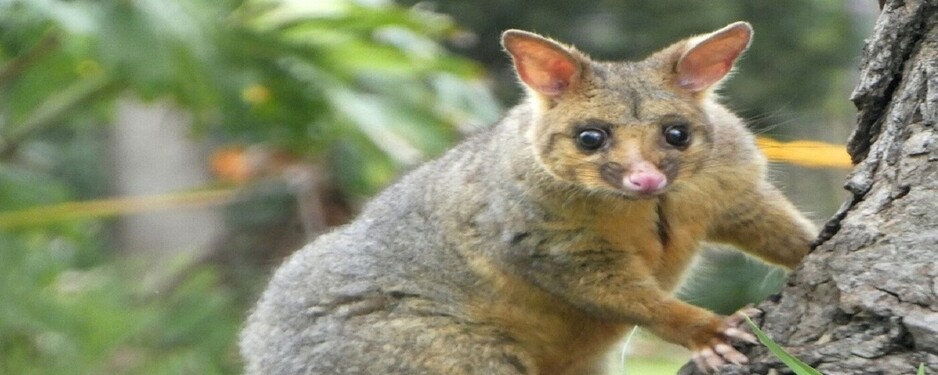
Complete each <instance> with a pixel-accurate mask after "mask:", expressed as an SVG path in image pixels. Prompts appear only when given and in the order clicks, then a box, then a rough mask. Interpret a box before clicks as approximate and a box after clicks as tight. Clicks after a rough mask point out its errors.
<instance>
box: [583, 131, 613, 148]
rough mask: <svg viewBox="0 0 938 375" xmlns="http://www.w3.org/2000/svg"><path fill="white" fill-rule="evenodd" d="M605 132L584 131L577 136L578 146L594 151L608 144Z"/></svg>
mask: <svg viewBox="0 0 938 375" xmlns="http://www.w3.org/2000/svg"><path fill="white" fill-rule="evenodd" d="M607 137H608V136H607V135H606V132H605V131H602V130H600V129H583V130H580V132H579V133H577V135H576V144H577V145H579V146H580V147H581V148H583V149H584V150H588V151H594V150H597V149H599V148H600V147H603V145H604V144H606V138H607Z"/></svg>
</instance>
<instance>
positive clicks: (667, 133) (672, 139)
mask: <svg viewBox="0 0 938 375" xmlns="http://www.w3.org/2000/svg"><path fill="white" fill-rule="evenodd" d="M664 141H665V142H667V143H668V144H669V145H671V146H674V147H677V148H679V149H683V148H685V147H687V145H689V144H690V129H688V128H687V124H681V123H678V124H672V125H668V126H666V127H665V128H664Z"/></svg>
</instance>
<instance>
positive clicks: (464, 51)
mask: <svg viewBox="0 0 938 375" xmlns="http://www.w3.org/2000/svg"><path fill="white" fill-rule="evenodd" d="M877 11H878V8H877V5H876V3H875V2H873V1H859V0H847V1H835V0H772V1H769V0H765V1H750V0H727V1H721V2H683V1H656V2H647V1H638V0H624V1H595V2H571V1H562V0H544V1H539V2H536V3H525V2H517V1H507V0H477V1H471V2H470V1H456V0H436V1H426V2H416V1H413V0H400V1H399V2H396V3H395V2H392V1H390V0H308V1H303V0H120V1H118V0H71V1H65V0H0V374H236V373H240V364H239V359H238V355H237V349H236V335H237V331H238V329H239V327H240V324H241V322H242V321H243V319H244V317H245V316H246V314H247V311H248V309H249V308H250V305H251V304H252V303H253V302H254V300H255V298H256V297H257V295H258V293H259V292H260V290H261V288H263V286H264V284H265V282H266V278H267V277H268V275H269V274H270V272H271V271H272V269H273V268H274V267H275V266H276V265H277V264H279V263H280V262H281V261H282V260H283V259H284V257H286V256H287V255H289V254H290V253H291V252H292V251H293V250H295V249H297V248H299V247H300V246H301V245H302V244H304V243H306V242H308V241H309V240H310V239H311V238H313V237H315V236H316V235H317V234H318V233H321V232H323V231H325V230H328V228H329V227H332V226H335V225H340V224H342V223H345V222H347V221H348V220H350V218H352V217H354V215H355V213H356V211H357V209H358V208H359V207H360V206H361V205H362V203H363V202H365V201H366V200H367V199H368V197H369V196H371V195H373V194H374V193H376V192H377V191H379V190H380V189H381V188H382V187H383V186H385V185H387V184H388V183H390V182H392V181H393V180H394V179H395V177H396V176H398V175H399V174H400V173H402V172H403V171H405V170H407V169H408V168H411V167H413V166H414V165H415V164H418V163H420V162H421V161H424V160H427V159H429V158H432V157H434V156H436V155H438V154H440V153H441V152H443V151H444V150H446V149H447V148H448V147H449V146H451V145H452V144H453V143H455V142H457V141H458V140H460V139H461V138H463V137H464V136H465V135H466V134H468V133H471V132H473V131H476V130H478V129H481V128H484V127H486V126H488V125H490V124H491V123H493V122H494V121H496V120H497V119H498V118H499V117H500V116H501V114H502V113H504V111H505V110H506V108H508V107H510V106H511V105H513V104H514V103H516V102H517V101H518V99H519V94H520V93H521V92H522V91H521V90H520V89H519V87H518V85H517V84H516V81H515V79H514V77H513V75H512V73H511V71H510V69H509V68H510V64H509V59H508V58H507V57H506V56H505V55H504V54H503V53H502V52H501V50H500V46H499V44H498V35H499V34H500V32H501V31H502V30H504V29H507V28H520V29H526V30H531V31H535V32H539V33H543V34H546V35H549V36H552V37H554V38H556V39H558V40H562V41H565V42H569V43H573V44H575V45H576V46H578V47H579V48H580V49H581V50H583V51H587V52H589V53H590V54H591V55H592V56H593V57H594V58H597V59H602V60H614V59H640V58H641V57H643V56H644V55H647V54H649V53H651V52H653V51H655V50H656V49H659V48H662V47H664V46H666V45H668V44H670V43H672V42H674V41H677V40H679V39H681V38H684V37H686V36H689V35H693V34H698V33H703V32H708V31H712V30H715V29H717V28H720V27H722V26H724V25H726V24H728V23H730V22H733V21H737V20H747V21H749V22H751V23H752V25H753V26H754V28H755V30H756V34H755V40H754V44H753V46H752V48H751V49H750V50H749V52H748V53H747V54H746V55H745V56H744V58H743V59H742V62H741V64H739V69H738V73H737V74H736V76H735V77H734V78H733V79H732V80H731V81H729V82H728V83H727V84H726V85H725V86H724V89H723V90H722V93H723V96H724V101H725V102H726V103H728V104H729V106H730V107H731V108H733V109H735V110H736V111H738V113H739V114H741V115H742V116H743V117H745V118H747V119H748V120H749V121H750V122H751V124H752V127H753V129H754V130H755V131H756V132H757V133H759V134H760V135H761V136H762V137H765V138H764V139H763V140H762V141H761V143H760V144H762V145H763V147H764V148H765V150H766V152H767V154H769V155H770V156H771V157H772V158H773V160H778V161H781V162H778V163H773V164H772V170H773V176H774V180H775V181H776V182H777V183H778V184H779V185H780V186H781V187H783V189H784V190H785V191H786V193H787V194H788V196H790V197H792V199H793V200H794V201H795V202H796V203H797V205H798V206H799V207H801V208H802V209H803V210H806V211H808V212H809V213H810V214H811V216H812V218H814V219H815V220H816V221H817V222H818V223H823V222H824V221H825V220H826V218H827V217H828V216H829V215H830V214H831V213H833V211H834V210H835V209H836V208H837V206H839V204H840V202H841V201H842V199H843V198H844V194H843V192H842V189H841V188H840V184H841V181H842V179H843V176H844V174H845V173H846V168H847V166H846V162H845V159H846V153H845V152H843V150H842V147H839V146H836V145H839V144H842V143H843V142H844V141H845V139H846V137H847V136H848V134H849V132H850V130H851V127H852V121H853V118H854V112H853V107H852V105H851V104H850V102H849V100H848V97H849V94H850V91H851V90H852V88H853V84H854V78H855V77H854V75H855V71H856V66H857V62H858V56H859V54H860V52H861V47H862V38H863V37H864V36H865V35H867V34H868V33H869V31H870V30H871V29H872V22H873V19H874V17H875V15H876V12H877ZM792 141H796V142H795V143H786V142H792ZM806 141H812V142H813V141H820V142H827V143H832V144H834V145H835V146H832V147H827V146H825V145H824V144H821V143H811V142H806ZM783 277H784V274H783V273H782V272H780V271H778V270H772V269H770V268H767V267H765V266H760V265H758V264H756V263H754V262H753V261H751V260H750V259H748V258H745V257H743V256H739V255H736V254H733V253H729V252H726V251H724V250H720V249H708V251H707V253H706V256H705V259H704V260H703V262H702V265H701V267H700V270H699V272H697V273H696V274H695V275H694V276H693V277H692V278H691V279H690V281H689V282H688V284H687V286H686V287H685V288H684V289H683V290H682V291H681V296H682V297H683V298H685V299H687V300H689V301H692V302H694V303H697V304H700V305H703V306H707V307H710V308H712V309H715V310H718V311H721V312H729V311H732V310H733V309H735V308H736V307H738V306H740V305H742V304H744V303H746V302H750V301H756V300H759V299H761V298H763V297H765V296H767V295H769V294H771V293H774V292H775V291H776V290H777V289H778V288H779V285H780V283H781V282H782V278H783ZM627 351H628V358H629V359H628V363H627V366H626V367H627V369H628V371H629V373H635V374H654V373H674V370H675V369H676V368H677V366H679V365H680V364H681V363H683V362H684V361H686V359H687V357H686V353H685V352H682V351H681V350H680V349H679V348H674V347H672V346H668V345H665V344H662V343H660V342H657V341H656V340H654V339H653V338H650V337H648V336H647V335H642V334H639V338H638V339H636V340H633V342H632V343H631V344H629V345H628V348H627ZM613 362H616V364H617V365H620V366H621V361H619V360H618V359H614V360H613ZM619 373H625V372H624V370H621V369H620V370H619Z"/></svg>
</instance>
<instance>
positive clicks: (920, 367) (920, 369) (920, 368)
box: [918, 363, 925, 375]
mask: <svg viewBox="0 0 938 375" xmlns="http://www.w3.org/2000/svg"><path fill="white" fill-rule="evenodd" d="M918 375H925V363H919V364H918Z"/></svg>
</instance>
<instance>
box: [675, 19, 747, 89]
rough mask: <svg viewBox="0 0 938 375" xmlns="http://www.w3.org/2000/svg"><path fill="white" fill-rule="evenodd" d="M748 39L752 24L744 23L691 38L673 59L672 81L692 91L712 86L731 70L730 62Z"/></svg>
mask: <svg viewBox="0 0 938 375" xmlns="http://www.w3.org/2000/svg"><path fill="white" fill-rule="evenodd" d="M751 40H752V26H749V24H748V23H746V22H736V23H732V24H730V25H728V26H726V27H724V28H722V29H720V30H717V31H714V32H712V33H710V34H706V35H700V36H697V37H694V38H691V39H690V40H688V41H687V47H686V48H685V50H684V53H683V54H682V55H681V58H680V59H678V61H677V66H676V67H675V71H676V72H677V76H676V77H675V83H676V84H677V85H678V86H680V87H682V88H684V89H687V90H690V91H692V92H700V91H704V90H707V89H709V88H710V87H713V86H714V85H715V84H717V83H719V82H720V81H721V80H723V78H724V77H726V75H727V73H729V72H730V70H731V69H733V63H734V62H735V61H736V59H737V58H738V57H739V55H741V54H742V53H743V51H745V50H746V48H748V47H749V42H750V41H751Z"/></svg>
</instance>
